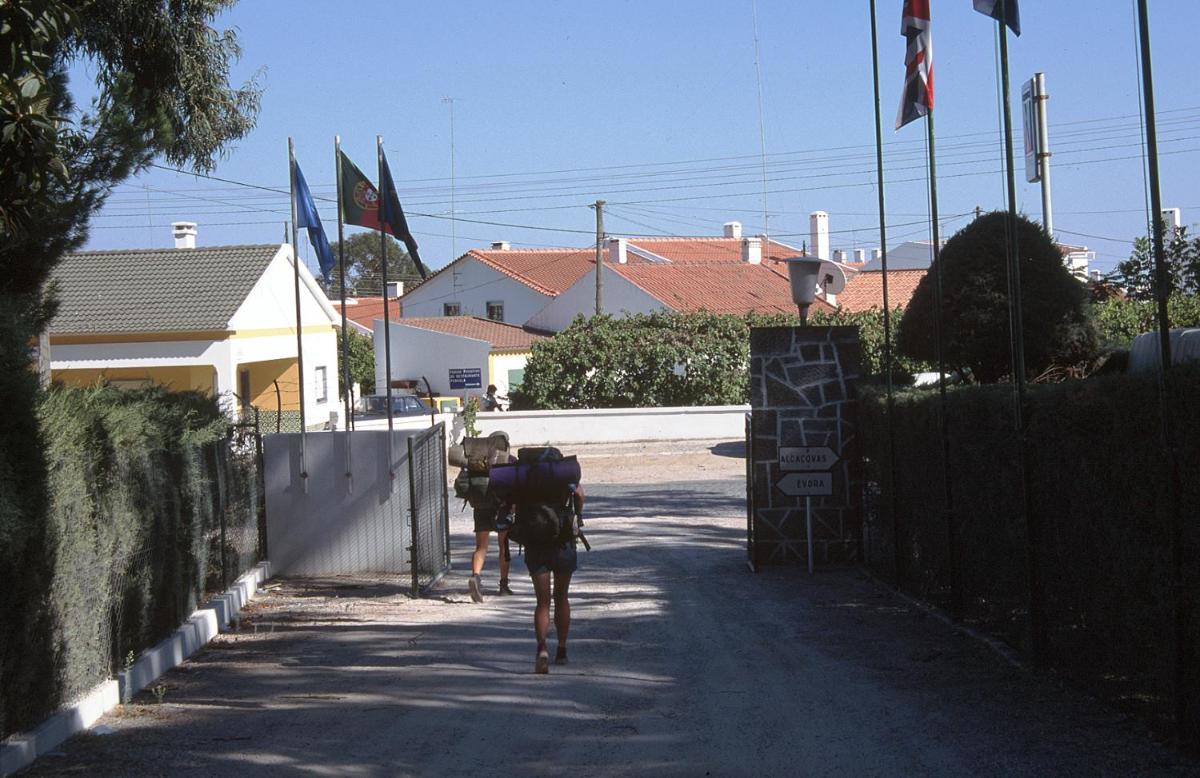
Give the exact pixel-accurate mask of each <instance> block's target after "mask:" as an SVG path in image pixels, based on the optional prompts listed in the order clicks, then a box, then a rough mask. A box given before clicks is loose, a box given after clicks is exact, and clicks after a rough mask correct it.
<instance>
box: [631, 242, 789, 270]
mask: <svg viewBox="0 0 1200 778" xmlns="http://www.w3.org/2000/svg"><path fill="white" fill-rule="evenodd" d="M629 245H630V246H631V247H637V248H640V249H644V250H646V251H649V252H651V253H652V254H657V255H658V256H660V257H663V258H664V259H668V260H670V261H671V262H672V263H674V264H677V265H682V264H695V263H709V262H730V263H732V262H741V261H742V239H741V238H724V237H715V236H714V237H711V238H659V237H654V238H630V239H629ZM799 253H800V251H799V249H796V248H793V247H791V246H785V245H783V244H782V243H776V242H775V241H769V245H768V246H767V247H765V248H764V250H763V255H764V257H763V258H764V259H783V258H784V257H794V256H796V255H797V254H799ZM631 258H632V254H631Z"/></svg>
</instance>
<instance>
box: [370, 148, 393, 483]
mask: <svg viewBox="0 0 1200 778" xmlns="http://www.w3.org/2000/svg"><path fill="white" fill-rule="evenodd" d="M375 158H376V162H377V164H378V165H379V214H380V216H382V215H383V212H384V209H385V205H384V204H385V203H386V202H387V198H388V197H389V196H391V192H385V191H384V186H383V164H384V163H383V136H382V135H376V136H375ZM380 221H381V222H382V219H380ZM386 226H387V225H385V224H382V223H381V224H380V225H379V267H380V269H381V272H380V276H381V278H380V280H381V281H382V283H383V382H384V384H385V386H384V390H383V394H384V397H385V402H386V403H387V406H386V407H387V428H388V472H389V473H392V474H393V475H394V463H395V457H393V456H392V431H393V430H392V428H393V426H394V423H393V422H392V317H391V314H390V313H389V307H388V273H387V266H388V263H387V249H388V245H387V232H385V231H384V228H385V227H386Z"/></svg>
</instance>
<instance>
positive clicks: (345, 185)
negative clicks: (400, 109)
mask: <svg viewBox="0 0 1200 778" xmlns="http://www.w3.org/2000/svg"><path fill="white" fill-rule="evenodd" d="M339 153H340V154H341V155H342V159H341V163H342V220H343V221H344V222H345V223H346V224H354V225H356V226H359V227H366V228H368V229H372V230H377V231H379V232H386V233H388V234H390V235H392V236H393V237H395V238H396V239H398V240H399V241H400V242H401V243H403V244H404V247H405V248H406V249H407V250H408V255H409V256H410V257H412V261H413V264H414V265H415V266H416V268H417V272H418V273H420V274H421V278H422V279H424V278H427V277H428V276H429V270H428V269H427V268H426V267H425V263H423V262H422V261H421V255H420V254H418V253H417V240H416V238H414V237H413V235H412V233H411V232H410V231H409V229H408V221H407V220H406V219H405V218H404V210H403V209H402V208H401V207H400V200H399V198H398V197H397V196H396V190H395V187H394V186H389V187H388V193H389V194H390V195H391V198H392V200H391V202H389V203H388V205H389V206H390V207H388V208H387V209H386V213H387V214H392V213H395V214H399V218H387V217H386V214H385V218H382V219H381V218H380V207H379V206H380V201H379V190H378V189H376V188H375V185H374V184H372V183H371V181H370V179H368V178H367V177H366V176H365V175H363V172H362V171H361V170H359V169H358V166H357V165H355V164H354V163H353V162H351V161H350V158H349V157H347V156H346V153H345V152H344V151H343V152H339ZM389 180H390V176H389Z"/></svg>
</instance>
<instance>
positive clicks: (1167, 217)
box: [1162, 208, 1183, 240]
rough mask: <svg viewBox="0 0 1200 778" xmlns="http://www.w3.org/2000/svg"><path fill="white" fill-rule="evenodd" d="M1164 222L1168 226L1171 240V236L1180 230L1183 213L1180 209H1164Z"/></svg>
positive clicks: (1168, 237) (1168, 234)
mask: <svg viewBox="0 0 1200 778" xmlns="http://www.w3.org/2000/svg"><path fill="white" fill-rule="evenodd" d="M1162 220H1163V223H1164V224H1166V226H1167V239H1168V240H1170V238H1171V234H1172V233H1174V232H1175V230H1177V229H1179V225H1180V223H1181V222H1182V221H1183V213H1182V212H1181V211H1180V210H1179V209H1178V208H1163V209H1162Z"/></svg>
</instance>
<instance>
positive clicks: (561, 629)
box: [554, 573, 571, 656]
mask: <svg viewBox="0 0 1200 778" xmlns="http://www.w3.org/2000/svg"><path fill="white" fill-rule="evenodd" d="M570 585H571V574H570V573H567V574H566V575H561V574H559V573H555V574H554V631H555V633H556V634H557V635H558V654H559V655H560V656H566V654H567V631H568V630H569V629H570V628H571V602H570V600H568V599H567V588H568V587H569V586H570Z"/></svg>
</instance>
